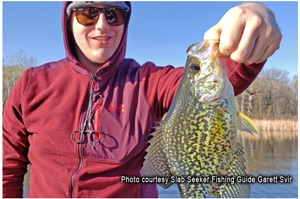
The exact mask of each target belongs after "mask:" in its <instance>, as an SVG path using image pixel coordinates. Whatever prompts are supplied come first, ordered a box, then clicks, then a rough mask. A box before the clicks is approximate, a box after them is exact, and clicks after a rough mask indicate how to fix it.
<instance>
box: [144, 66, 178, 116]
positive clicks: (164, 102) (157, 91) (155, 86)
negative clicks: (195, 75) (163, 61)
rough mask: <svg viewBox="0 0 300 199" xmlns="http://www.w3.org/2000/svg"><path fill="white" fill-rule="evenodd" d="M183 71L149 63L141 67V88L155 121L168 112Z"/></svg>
mask: <svg viewBox="0 0 300 199" xmlns="http://www.w3.org/2000/svg"><path fill="white" fill-rule="evenodd" d="M183 71H184V68H183V67H180V68H174V67H173V66H166V67H157V66H155V65H154V64H153V63H151V62H147V63H145V64H144V65H143V66H142V88H143V91H144V93H145V96H146V98H147V100H148V103H149V104H150V105H151V109H152V112H153V114H154V116H155V118H156V119H158V120H159V119H161V118H162V117H163V115H164V114H165V113H166V112H167V111H168V109H169V107H170V105H171V102H172V100H173V97H174V95H175V93H176V91H177V88H178V85H179V82H180V80H181V76H182V74H183Z"/></svg>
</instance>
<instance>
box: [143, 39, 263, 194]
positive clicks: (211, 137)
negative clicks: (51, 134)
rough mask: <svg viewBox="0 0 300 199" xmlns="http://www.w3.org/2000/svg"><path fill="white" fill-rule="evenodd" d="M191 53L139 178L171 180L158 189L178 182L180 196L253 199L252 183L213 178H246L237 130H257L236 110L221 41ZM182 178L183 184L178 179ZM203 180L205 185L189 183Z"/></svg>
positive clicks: (198, 46) (200, 45)
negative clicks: (228, 181) (224, 63)
mask: <svg viewBox="0 0 300 199" xmlns="http://www.w3.org/2000/svg"><path fill="white" fill-rule="evenodd" d="M187 53H188V57H187V62H186V65H185V71H184V74H183V76H182V79H181V82H180V85H179V88H178V90H177V92H176V95H175V97H174V99H173V101H172V104H171V107H170V109H169V112H168V113H167V114H166V115H165V116H164V117H163V121H162V122H161V126H159V127H157V130H156V131H155V132H154V133H153V134H152V135H153V138H151V140H150V141H149V142H150V146H149V147H148V149H147V152H148V153H147V155H146V157H145V159H146V160H145V162H144V165H143V168H142V170H141V174H142V176H164V177H169V178H168V179H169V180H168V182H167V183H161V184H160V185H161V186H162V187H164V188H168V187H169V186H170V185H172V184H173V183H174V182H177V184H178V188H179V191H180V194H181V197H200V198H205V197H208V196H209V194H212V195H214V196H216V197H239V198H246V197H250V185H249V184H248V183H233V184H231V183H219V182H220V179H222V178H218V179H219V181H217V180H215V181H214V179H216V177H220V176H223V177H224V179H225V178H226V177H227V178H229V177H230V176H231V177H237V176H246V175H247V174H246V172H245V166H244V164H243V162H244V161H245V160H244V159H243V157H242V154H243V149H242V146H241V145H240V144H239V143H237V142H236V138H237V129H239V130H242V131H248V132H254V133H258V131H257V129H256V128H255V127H254V125H253V123H252V121H251V120H250V119H249V118H248V117H247V116H245V115H243V114H241V113H239V112H238V111H237V107H236V102H235V97H234V92H233V87H232V85H231V83H230V81H229V80H228V77H227V74H226V68H225V66H224V65H223V63H222V62H221V60H220V59H219V57H218V53H219V51H218V41H217V40H209V41H207V40H205V41H203V42H199V43H196V44H193V45H191V46H190V47H189V48H188V50H187ZM213 176H215V177H214V179H213ZM181 177H183V179H184V183H182V180H181V181H180V182H178V181H177V180H176V179H179V180H180V179H182V178H181ZM200 177H203V178H200ZM204 177H207V178H206V180H207V181H206V182H204V181H202V182H199V183H191V182H190V180H192V179H196V180H197V179H198V180H199V179H204ZM189 179H190V180H189ZM221 182H225V181H222V180H221Z"/></svg>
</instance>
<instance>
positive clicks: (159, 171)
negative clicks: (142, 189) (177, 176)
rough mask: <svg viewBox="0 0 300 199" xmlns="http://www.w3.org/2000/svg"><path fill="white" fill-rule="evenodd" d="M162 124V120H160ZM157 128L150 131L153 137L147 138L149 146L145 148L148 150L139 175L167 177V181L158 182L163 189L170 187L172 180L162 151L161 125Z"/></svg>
mask: <svg viewBox="0 0 300 199" xmlns="http://www.w3.org/2000/svg"><path fill="white" fill-rule="evenodd" d="M162 124H163V122H162ZM156 129H157V130H156V131H155V132H153V133H152V135H153V137H152V138H151V139H150V140H149V143H150V146H149V147H148V148H147V149H146V151H147V152H148V153H147V154H146V156H145V161H144V164H143V167H142V169H141V175H142V176H143V177H146V176H147V177H154V176H159V177H168V178H169V180H168V182H167V183H158V184H159V185H160V186H162V187H163V188H164V189H167V188H168V187H170V186H171V185H172V184H173V183H174V182H171V180H170V177H171V172H170V170H169V168H168V166H167V165H166V163H165V162H166V160H165V156H164V154H163V152H162V144H161V141H162V136H161V133H162V131H163V128H162V126H159V127H157V128H156Z"/></svg>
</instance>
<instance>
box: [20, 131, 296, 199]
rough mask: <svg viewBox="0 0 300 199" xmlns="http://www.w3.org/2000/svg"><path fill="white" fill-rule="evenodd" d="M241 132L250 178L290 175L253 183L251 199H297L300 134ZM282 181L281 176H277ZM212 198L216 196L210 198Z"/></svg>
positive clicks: (170, 194)
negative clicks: (272, 180) (275, 179)
mask: <svg viewBox="0 0 300 199" xmlns="http://www.w3.org/2000/svg"><path fill="white" fill-rule="evenodd" d="M260 133H261V135H260V136H257V135H254V136H252V135H250V134H248V133H245V132H240V133H239V137H238V142H239V143H241V144H242V145H243V147H244V152H245V154H244V158H245V159H246V162H245V166H246V168H247V170H246V171H247V173H248V175H252V176H255V177H258V176H291V177H292V182H291V183H258V182H256V183H252V184H251V198H298V134H297V132H260ZM28 179H29V175H28V174H26V176H25V182H24V196H27V194H28V191H29V185H28ZM278 181H279V177H278ZM158 192H159V197H160V198H180V194H179V191H178V188H177V185H172V186H171V187H170V188H168V189H163V188H161V187H160V186H158ZM210 197H211V198H213V196H210Z"/></svg>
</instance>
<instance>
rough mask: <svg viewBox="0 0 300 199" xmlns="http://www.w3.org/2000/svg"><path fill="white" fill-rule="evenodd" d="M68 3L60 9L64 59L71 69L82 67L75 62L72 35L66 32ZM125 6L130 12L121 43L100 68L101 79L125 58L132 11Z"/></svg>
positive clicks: (109, 73)
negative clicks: (76, 66)
mask: <svg viewBox="0 0 300 199" xmlns="http://www.w3.org/2000/svg"><path fill="white" fill-rule="evenodd" d="M70 3H71V1H64V2H63V8H62V30H63V40H64V46H65V51H66V58H67V60H68V61H69V63H71V65H72V66H73V68H74V67H75V66H74V65H78V66H80V67H84V66H83V65H82V64H79V61H78V60H77V58H76V56H75V55H76V52H75V49H76V48H75V40H74V37H73V33H72V32H71V31H70V30H68V27H67V26H68V19H67V14H66V10H67V7H68V5H69V4H70ZM126 4H127V5H128V6H129V8H130V11H129V13H128V16H127V19H126V21H125V23H124V31H123V35H122V39H121V42H120V44H119V46H118V48H117V49H116V51H115V52H114V54H113V55H112V57H111V58H110V59H109V60H108V61H107V62H106V63H104V64H103V66H102V67H101V70H100V71H101V72H100V71H99V73H98V74H97V76H101V77H108V76H111V75H112V74H113V73H114V71H115V70H116V69H117V68H118V66H119V65H120V64H121V63H122V61H123V60H124V58H125V53H126V42H127V31H128V24H129V20H130V16H131V11H132V8H131V3H130V2H126ZM74 69H75V68H74ZM75 70H76V71H77V72H79V73H82V74H85V75H86V74H89V71H88V73H87V71H85V72H83V71H81V70H87V69H86V68H85V67H84V69H79V68H76V69H75Z"/></svg>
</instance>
